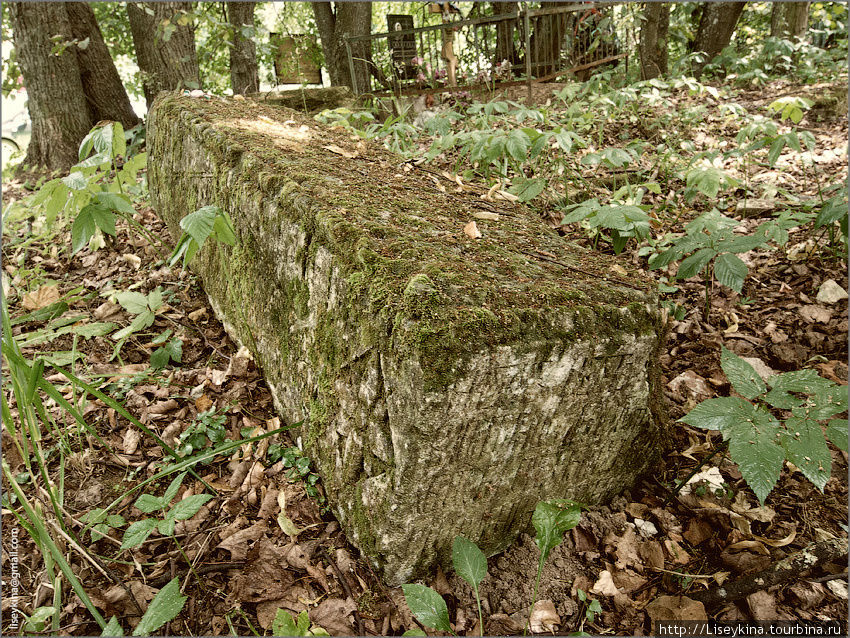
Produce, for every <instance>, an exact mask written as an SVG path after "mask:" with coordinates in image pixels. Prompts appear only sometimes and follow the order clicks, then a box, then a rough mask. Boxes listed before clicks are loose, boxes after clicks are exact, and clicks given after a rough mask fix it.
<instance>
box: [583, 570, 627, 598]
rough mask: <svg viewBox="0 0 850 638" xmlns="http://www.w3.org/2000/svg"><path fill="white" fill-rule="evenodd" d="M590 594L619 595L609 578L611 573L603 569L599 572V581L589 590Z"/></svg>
mask: <svg viewBox="0 0 850 638" xmlns="http://www.w3.org/2000/svg"><path fill="white" fill-rule="evenodd" d="M590 593H591V594H598V595H600V596H614V595H615V594H619V593H620V590H618V589H617V586H616V585H615V584H614V578H613V577H612V576H611V572H609V571H608V570H607V569H605V570H602V571H601V572H599V579H598V580H597V581H596V583H595V584H594V585H593V587H592V588H591V590H590Z"/></svg>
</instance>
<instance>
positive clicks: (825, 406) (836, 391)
mask: <svg viewBox="0 0 850 638" xmlns="http://www.w3.org/2000/svg"><path fill="white" fill-rule="evenodd" d="M798 409H801V410H805V412H806V415H807V416H808V418H810V419H815V420H816V421H823V420H825V419H829V418H832V417H834V416H836V415H838V414H841V413H842V412H846V411H847V386H844V385H835V384H830V385H829V387H826V388H820V389H818V391H817V392H816V393H815V395H814V396H812V397H810V398H809V400H808V402H807V405H806V406H804V407H803V408H798Z"/></svg>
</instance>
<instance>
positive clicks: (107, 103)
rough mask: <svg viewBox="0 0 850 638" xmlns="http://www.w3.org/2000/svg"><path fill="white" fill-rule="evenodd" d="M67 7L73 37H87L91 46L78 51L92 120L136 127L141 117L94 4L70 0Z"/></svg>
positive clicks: (80, 39)
mask: <svg viewBox="0 0 850 638" xmlns="http://www.w3.org/2000/svg"><path fill="white" fill-rule="evenodd" d="M65 7H66V8H67V11H68V18H69V20H70V24H71V31H72V33H73V36H74V38H76V39H77V40H78V41H81V42H82V41H84V40H86V39H88V46H86V47H85V48H80V47H76V53H77V60H78V62H79V66H80V79H81V80H82V83H83V91H84V92H85V95H86V99H87V100H88V103H89V107H90V109H91V115H92V120H93V121H94V122H97V121H99V120H114V121H116V122H121V125H122V126H123V127H124V128H125V129H130V128H133V127H134V126H136V125H137V124H139V123H140V122H141V120H140V119H139V116H138V115H136V113H135V112H134V111H133V107H132V105H131V104H130V98H129V97H127V90H126V89H125V88H124V85H123V84H122V83H121V77H120V76H119V75H118V71H117V70H116V69H115V63H114V62H113V61H112V56H110V54H109V49H107V48H106V44H105V43H104V41H103V36H102V35H101V32H100V27H99V26H98V24H97V19H96V18H95V16H94V11H92V8H91V5H89V4H88V3H86V2H68V3H67V4H66V5H65Z"/></svg>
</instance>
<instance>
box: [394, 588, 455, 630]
mask: <svg viewBox="0 0 850 638" xmlns="http://www.w3.org/2000/svg"><path fill="white" fill-rule="evenodd" d="M401 589H402V591H403V592H404V599H405V600H406V601H407V606H408V607H410V611H411V612H412V613H413V615H414V616H416V619H417V620H418V621H419V622H421V623H422V624H423V625H425V626H426V627H431V628H432V629H436V630H438V631H447V632H451V630H452V627H451V625H450V624H449V610H448V608H447V607H446V601H445V600H443V597H442V596H440V594H438V593H437V592H435V591H434V590H433V589H431V588H430V587H425V586H424V585H402V586H401Z"/></svg>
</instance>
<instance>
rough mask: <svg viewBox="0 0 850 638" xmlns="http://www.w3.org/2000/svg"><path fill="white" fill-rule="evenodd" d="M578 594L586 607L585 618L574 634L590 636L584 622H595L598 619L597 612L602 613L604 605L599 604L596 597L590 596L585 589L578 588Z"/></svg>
mask: <svg viewBox="0 0 850 638" xmlns="http://www.w3.org/2000/svg"><path fill="white" fill-rule="evenodd" d="M576 595H577V596H578V599H579V601H580V602H581V603H582V607H584V618H582V620H581V625H580V626H579V630H578V632H576V633H574V634H572V635H573V636H589V635H590V634H586V633H584V623H585V621H587V622H591V623H592V622H593V621H594V620H596V614H599V613H602V605H600V604H599V601H598V600H596V599H595V598H589V597H588V595H587V594H586V593H584V590H582V589H577V590H576Z"/></svg>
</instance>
